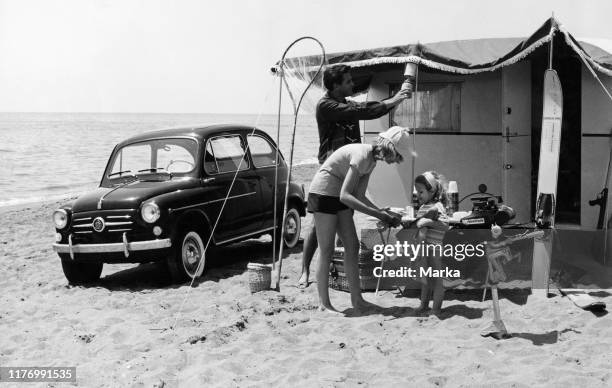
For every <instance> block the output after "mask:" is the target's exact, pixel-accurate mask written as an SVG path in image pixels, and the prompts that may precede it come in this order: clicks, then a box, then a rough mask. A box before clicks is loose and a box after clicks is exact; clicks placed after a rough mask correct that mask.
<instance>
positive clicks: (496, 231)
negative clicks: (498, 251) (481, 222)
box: [491, 224, 502, 239]
mask: <svg viewBox="0 0 612 388" xmlns="http://www.w3.org/2000/svg"><path fill="white" fill-rule="evenodd" d="M501 234H502V228H501V226H499V225H497V224H493V225H491V236H493V238H494V239H497V238H498V237H499V236H501Z"/></svg>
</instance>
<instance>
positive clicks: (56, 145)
mask: <svg viewBox="0 0 612 388" xmlns="http://www.w3.org/2000/svg"><path fill="white" fill-rule="evenodd" d="M278 121H279V120H278V116H277V115H276V114H264V115H255V114H199V113H197V114H195V113H194V114H183V113H180V114H175V113H0V208H2V207H7V206H15V205H21V204H24V205H25V204H29V203H34V202H39V201H52V200H61V199H63V198H66V197H73V196H78V195H80V194H82V193H84V192H87V191H89V190H92V189H94V188H96V187H98V184H99V183H100V179H101V177H102V174H103V172H104V168H105V167H106V163H107V161H108V158H109V157H110V154H111V152H112V150H113V147H114V146H115V145H116V144H117V143H118V142H120V141H122V140H124V139H127V138H129V137H130V136H133V135H137V134H140V133H144V132H147V131H152V130H157V129H164V128H173V127H181V126H191V125H210V124H244V125H249V126H254V127H257V128H259V129H261V130H263V131H265V132H267V133H268V134H269V135H270V136H272V138H273V139H275V140H276V138H277V132H278V131H277V128H278ZM293 126H294V117H293V116H292V115H281V118H280V136H279V141H278V143H279V145H280V149H281V152H282V153H283V155H284V156H285V159H286V160H287V161H288V160H289V152H290V149H291V138H292V132H293ZM318 144H319V137H318V132H317V126H316V121H315V118H314V116H313V115H300V116H298V120H297V125H296V135H295V147H294V153H293V164H294V166H296V165H302V164H313V163H317V158H316V155H317V151H318Z"/></svg>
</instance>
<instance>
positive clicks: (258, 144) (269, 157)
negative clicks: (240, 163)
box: [247, 135, 281, 168]
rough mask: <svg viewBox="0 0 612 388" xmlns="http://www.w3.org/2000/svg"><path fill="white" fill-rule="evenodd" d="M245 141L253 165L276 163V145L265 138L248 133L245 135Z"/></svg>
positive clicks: (266, 165) (265, 165)
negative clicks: (247, 144)
mask: <svg viewBox="0 0 612 388" xmlns="http://www.w3.org/2000/svg"><path fill="white" fill-rule="evenodd" d="M247 142H248V143H249V150H250V151H251V157H252V158H253V165H254V166H255V167H258V168H259V167H273V166H275V165H276V163H275V160H276V147H275V146H274V145H272V144H271V143H270V142H269V141H268V140H267V139H265V138H263V137H261V136H257V135H249V136H247ZM280 157H281V156H280V155H279V156H278V158H279V159H280Z"/></svg>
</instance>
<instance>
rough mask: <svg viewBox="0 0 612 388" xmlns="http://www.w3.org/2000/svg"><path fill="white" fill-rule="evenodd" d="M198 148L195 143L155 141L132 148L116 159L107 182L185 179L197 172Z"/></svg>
mask: <svg viewBox="0 0 612 388" xmlns="http://www.w3.org/2000/svg"><path fill="white" fill-rule="evenodd" d="M197 150H198V144H197V142H196V141H195V140H193V139H177V138H169V139H155V140H148V141H142V142H138V143H133V144H128V145H126V146H124V147H122V148H120V149H119V150H118V151H117V152H116V153H115V154H114V156H113V160H111V163H110V164H109V166H110V168H109V170H107V171H106V174H105V179H110V180H111V181H114V180H121V181H123V180H126V179H134V178H135V177H137V178H140V177H141V176H143V175H152V174H160V175H170V176H173V175H181V176H185V175H188V174H189V173H191V172H193V171H194V170H195V166H196V160H197Z"/></svg>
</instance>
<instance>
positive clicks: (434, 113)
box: [389, 82, 461, 132]
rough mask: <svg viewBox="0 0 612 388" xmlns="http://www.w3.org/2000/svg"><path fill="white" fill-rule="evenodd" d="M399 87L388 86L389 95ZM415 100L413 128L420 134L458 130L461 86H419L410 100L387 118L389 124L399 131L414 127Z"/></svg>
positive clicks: (427, 83) (398, 85)
mask: <svg viewBox="0 0 612 388" xmlns="http://www.w3.org/2000/svg"><path fill="white" fill-rule="evenodd" d="M400 87H401V84H399V83H398V84H393V85H391V86H390V92H391V95H394V94H395V93H397V91H398V90H399V89H400ZM415 99H416V110H417V116H416V127H417V129H421V130H430V131H444V132H447V131H451V132H459V131H460V130H461V83H460V82H420V83H419V85H418V91H417V92H416V93H413V96H412V98H410V99H408V100H404V101H403V102H402V103H401V104H400V105H398V106H397V107H396V108H395V109H394V110H393V111H391V113H390V114H389V120H390V122H389V124H390V125H399V126H402V127H413V126H414V114H413V111H414V105H415V104H414V102H415Z"/></svg>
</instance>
